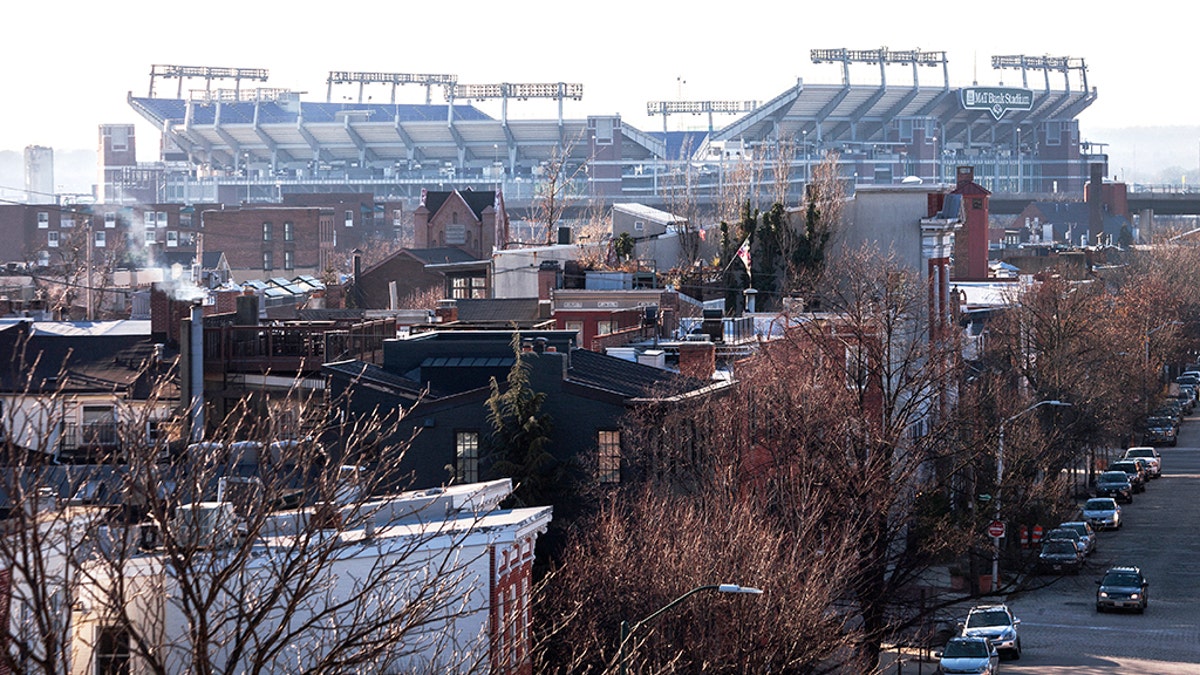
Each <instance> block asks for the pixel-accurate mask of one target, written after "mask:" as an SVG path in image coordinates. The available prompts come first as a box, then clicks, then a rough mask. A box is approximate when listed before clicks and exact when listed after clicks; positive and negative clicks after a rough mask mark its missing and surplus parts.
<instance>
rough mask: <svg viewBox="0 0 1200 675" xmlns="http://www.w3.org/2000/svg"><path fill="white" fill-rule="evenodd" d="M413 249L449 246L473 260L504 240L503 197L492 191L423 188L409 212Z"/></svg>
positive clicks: (488, 253)
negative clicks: (411, 211)
mask: <svg viewBox="0 0 1200 675" xmlns="http://www.w3.org/2000/svg"><path fill="white" fill-rule="evenodd" d="M413 236H414V237H415V246H414V248H438V247H442V246H453V247H455V248H459V249H462V250H463V251H466V252H467V253H469V254H470V255H471V256H472V257H474V258H477V259H487V258H490V257H491V255H492V250H493V249H496V248H504V246H505V245H506V244H507V243H508V214H507V212H506V211H505V210H504V196H503V194H502V193H500V192H497V191H492V190H478V191H476V190H461V191H460V190H451V191H449V192H441V191H436V192H435V191H431V190H429V191H424V192H422V193H421V205H420V206H418V207H417V210H416V211H414V212H413Z"/></svg>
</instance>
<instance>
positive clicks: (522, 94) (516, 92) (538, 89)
mask: <svg viewBox="0 0 1200 675" xmlns="http://www.w3.org/2000/svg"><path fill="white" fill-rule="evenodd" d="M456 98H465V99H474V100H480V99H489V98H498V99H500V101H501V106H500V120H501V121H502V122H504V123H505V124H507V123H508V100H509V99H512V98H515V99H517V100H520V101H524V100H528V99H531V98H552V99H557V100H558V123H559V125H562V123H563V101H564V100H566V99H568V98H569V99H571V100H573V101H579V100H581V99H583V85H582V84H571V83H567V82H548V83H533V84H528V83H517V84H514V83H510V82H503V83H501V84H455V85H454V86H452V87H446V100H447V101H448V102H449V103H450V105H451V107H453V105H454V99H456Z"/></svg>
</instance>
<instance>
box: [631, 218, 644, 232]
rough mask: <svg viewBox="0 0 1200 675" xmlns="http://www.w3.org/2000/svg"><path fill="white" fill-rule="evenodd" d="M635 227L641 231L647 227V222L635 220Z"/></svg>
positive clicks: (637, 230) (635, 229)
mask: <svg viewBox="0 0 1200 675" xmlns="http://www.w3.org/2000/svg"><path fill="white" fill-rule="evenodd" d="M633 229H634V231H636V232H641V231H642V230H645V229H646V223H644V222H642V221H640V220H635V221H633Z"/></svg>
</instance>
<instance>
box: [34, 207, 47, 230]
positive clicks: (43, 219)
mask: <svg viewBox="0 0 1200 675" xmlns="http://www.w3.org/2000/svg"><path fill="white" fill-rule="evenodd" d="M37 224H38V229H39V230H44V229H46V228H48V227H50V214H49V213H48V212H46V211H38V214H37Z"/></svg>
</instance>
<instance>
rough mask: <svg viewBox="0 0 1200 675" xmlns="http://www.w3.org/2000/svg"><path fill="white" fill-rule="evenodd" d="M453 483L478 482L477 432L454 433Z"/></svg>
mask: <svg viewBox="0 0 1200 675" xmlns="http://www.w3.org/2000/svg"><path fill="white" fill-rule="evenodd" d="M454 482H455V483H460V484H461V483H477V482H479V432H478V431H475V430H463V431H456V432H454Z"/></svg>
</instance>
